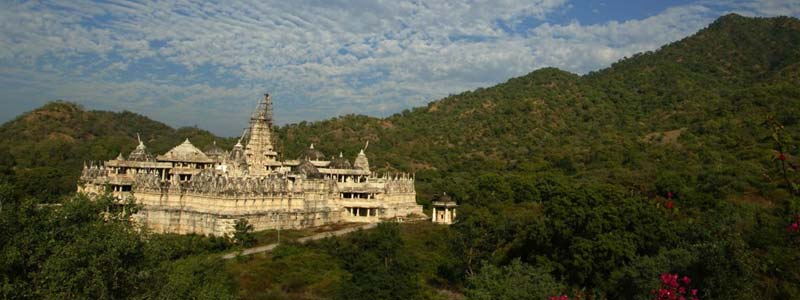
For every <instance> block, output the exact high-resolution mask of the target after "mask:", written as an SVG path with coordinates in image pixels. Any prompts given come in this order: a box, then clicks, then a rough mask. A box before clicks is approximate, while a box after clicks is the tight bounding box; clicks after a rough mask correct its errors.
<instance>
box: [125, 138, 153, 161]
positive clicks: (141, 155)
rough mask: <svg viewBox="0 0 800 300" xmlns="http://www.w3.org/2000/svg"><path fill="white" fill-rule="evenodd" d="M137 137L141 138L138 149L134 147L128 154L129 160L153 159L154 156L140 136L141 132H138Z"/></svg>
mask: <svg viewBox="0 0 800 300" xmlns="http://www.w3.org/2000/svg"><path fill="white" fill-rule="evenodd" d="M136 138H137V139H138V140H139V145H138V146H136V149H133V151H131V153H130V154H128V160H132V161H152V160H153V156H152V155H150V153H149V152H148V151H147V146H145V145H144V143H143V142H142V139H141V138H139V134H138V133H137V134H136Z"/></svg>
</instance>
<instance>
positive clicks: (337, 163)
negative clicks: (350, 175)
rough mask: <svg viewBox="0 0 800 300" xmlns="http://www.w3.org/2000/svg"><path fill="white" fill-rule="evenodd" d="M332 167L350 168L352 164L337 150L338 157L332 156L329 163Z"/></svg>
mask: <svg viewBox="0 0 800 300" xmlns="http://www.w3.org/2000/svg"><path fill="white" fill-rule="evenodd" d="M330 167H331V168H333V169H350V168H352V167H353V166H352V165H351V164H350V161H349V160H347V158H344V156H342V153H341V152H339V157H337V158H334V159H333V161H332V162H331V165H330Z"/></svg>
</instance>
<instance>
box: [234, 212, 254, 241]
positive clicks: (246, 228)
mask: <svg viewBox="0 0 800 300" xmlns="http://www.w3.org/2000/svg"><path fill="white" fill-rule="evenodd" d="M233 229H234V231H233V240H234V242H235V243H236V244H237V245H239V246H243V247H249V246H252V245H253V244H255V242H256V237H255V236H254V235H253V225H252V224H250V223H249V222H247V219H244V218H241V219H239V220H237V221H236V224H234V226H233Z"/></svg>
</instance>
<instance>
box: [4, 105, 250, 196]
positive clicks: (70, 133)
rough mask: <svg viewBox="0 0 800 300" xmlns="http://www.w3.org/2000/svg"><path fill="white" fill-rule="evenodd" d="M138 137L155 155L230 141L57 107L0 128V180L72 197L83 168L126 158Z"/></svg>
mask: <svg viewBox="0 0 800 300" xmlns="http://www.w3.org/2000/svg"><path fill="white" fill-rule="evenodd" d="M137 133H138V134H139V135H140V137H141V139H142V140H143V141H144V142H145V144H146V145H147V146H148V147H149V150H150V151H151V152H152V153H157V154H160V153H164V152H166V151H167V150H169V149H170V148H172V147H174V146H176V145H178V144H180V143H181V142H182V141H183V140H184V139H186V138H190V139H191V141H192V143H194V145H196V146H198V147H200V148H201V149H204V148H205V147H207V146H209V145H211V143H212V142H213V141H215V140H216V141H217V143H219V144H220V145H221V146H225V147H230V146H232V145H233V144H232V143H231V142H232V141H233V140H232V139H223V138H218V137H215V136H214V135H213V134H211V133H209V132H208V131H205V130H202V129H198V128H192V127H184V128H180V129H173V128H171V127H169V126H167V125H165V124H163V123H161V122H157V121H153V120H150V119H148V118H147V117H144V116H141V115H138V114H135V113H132V112H128V111H125V112H120V113H115V112H107V111H86V110H85V109H84V108H82V107H81V106H79V105H77V104H74V103H70V102H63V101H56V102H51V103H48V104H47V105H45V106H43V107H41V108H39V109H36V110H34V111H31V112H28V113H25V114H23V115H21V116H19V117H17V118H16V119H14V120H11V121H9V122H7V123H5V124H3V126H2V127H0V140H3V141H4V142H3V143H2V144H0V175H1V176H3V178H2V180H13V179H16V180H18V181H19V185H20V186H21V187H22V189H23V190H24V191H25V192H26V193H29V194H32V195H35V196H39V197H44V198H47V199H54V198H55V197H58V196H61V195H64V194H67V193H70V192H74V191H75V189H76V185H75V184H76V182H77V179H78V176H79V175H80V172H81V168H82V167H83V165H82V164H83V163H84V162H87V161H91V160H95V161H101V160H108V159H112V158H114V157H116V156H117V155H118V154H120V153H122V154H123V155H125V156H127V155H128V153H130V151H131V150H133V148H135V147H136V145H138V142H137V141H136V139H137ZM233 142H235V141H233ZM42 182H47V184H46V185H43V184H42Z"/></svg>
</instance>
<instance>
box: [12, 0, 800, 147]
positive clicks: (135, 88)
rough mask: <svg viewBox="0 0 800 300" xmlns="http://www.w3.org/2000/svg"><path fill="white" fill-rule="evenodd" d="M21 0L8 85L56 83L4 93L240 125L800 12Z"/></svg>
mask: <svg viewBox="0 0 800 300" xmlns="http://www.w3.org/2000/svg"><path fill="white" fill-rule="evenodd" d="M5 6H7V7H5V8H4V9H3V10H0V74H3V75H5V76H14V77H17V78H16V79H17V80H8V79H7V80H0V85H2V86H4V87H16V86H14V85H11V83H9V82H11V81H15V82H28V86H33V85H40V86H38V88H29V89H25V88H22V87H19V88H18V90H17V91H16V92H15V93H9V94H6V95H3V96H0V101H2V102H11V101H20V100H19V99H15V98H11V97H12V96H11V95H12V94H13V97H24V95H28V97H32V98H37V99H42V98H45V97H53V98H66V99H71V100H76V101H81V102H84V103H91V104H97V105H98V106H100V107H105V108H111V109H129V110H134V111H138V112H142V113H146V114H148V115H150V116H153V117H155V118H157V119H160V120H165V121H168V122H170V123H171V124H174V125H177V124H180V125H186V124H187V123H191V122H196V123H198V124H200V125H201V126H202V127H204V128H209V129H211V130H215V131H216V132H221V133H224V134H231V135H232V134H237V133H238V131H239V127H241V126H242V124H243V123H244V122H245V121H246V116H247V111H248V110H249V109H250V106H248V105H249V103H252V102H254V101H256V100H257V99H258V97H259V96H258V95H259V94H260V93H261V92H263V90H264V89H267V90H269V91H270V92H272V93H273V94H274V95H275V97H274V98H273V99H275V101H276V112H277V113H278V114H279V115H276V118H277V119H278V120H279V121H283V122H296V121H300V120H302V119H320V118H325V117H331V116H334V115H336V114H340V113H349V112H357V113H369V114H374V115H386V114H389V113H392V112H396V111H399V110H401V109H402V108H406V107H409V106H416V105H421V104H424V103H425V102H427V101H430V100H434V99H436V98H439V97H441V96H444V95H447V94H449V93H457V92H460V91H463V90H467V89H473V88H476V87H480V86H488V85H491V84H494V83H497V82H501V81H505V80H506V79H507V78H509V77H512V76H518V75H522V74H525V73H527V72H530V71H532V70H534V69H536V68H540V67H546V66H555V67H558V68H562V69H565V70H568V71H572V72H577V73H585V72H588V71H591V70H595V69H598V68H601V67H605V66H607V65H609V64H610V63H612V62H614V61H616V60H618V59H620V58H622V57H624V56H630V55H632V54H633V53H636V52H641V51H647V50H655V49H656V48H657V47H659V46H660V45H663V44H665V43H668V42H671V41H675V40H677V39H680V38H682V37H684V36H687V35H689V34H691V33H693V32H695V31H697V30H698V29H700V28H702V27H703V26H705V25H706V24H708V23H709V22H711V21H712V20H713V19H714V18H716V17H718V16H719V15H720V14H721V13H724V12H728V11H736V12H739V13H742V14H748V15H775V14H789V15H797V14H799V13H800V8H798V4H797V3H794V2H790V1H760V2H747V3H744V2H738V1H732V2H725V3H719V2H698V3H696V4H691V5H684V6H678V7H673V8H670V9H667V10H665V11H662V12H660V13H658V14H656V15H654V16H651V17H647V18H643V19H633V20H627V21H610V22H606V23H600V24H593V25H584V24H581V23H580V22H579V21H572V22H566V23H555V22H553V21H552V20H551V19H550V16H554V15H559V16H560V15H563V13H564V12H565V11H569V10H570V9H574V8H573V7H572V5H571V4H569V3H566V1H565V0H537V1H525V0H502V1H488V0H473V1H456V0H446V1H441V0H439V1H435V0H423V1H371V0H359V1H332V0H307V1H250V2H222V3H209V2H202V1H195V0H179V1H156V2H150V3H147V4H141V3H137V2H131V1H124V0H114V1H109V2H101V3H94V2H88V1H87V2H85V1H72V2H70V3H69V4H63V3H62V2H48V1H42V2H23V3H12V4H6V5H5ZM501 24H502V26H501ZM508 28H511V31H509V30H508ZM12 70H13V72H12ZM19 71H22V72H19ZM17 86H18V85H17ZM23 91H24V92H23ZM230 103H235V104H236V105H235V107H236V108H235V109H234V108H232V107H233V106H232V105H230ZM245 104H248V105H245ZM192 115H193V117H192ZM208 115H214V116H215V117H213V118H209V117H207V116H208ZM217 116H218V117H217ZM220 120H233V121H220ZM236 122H238V123H236ZM223 123H224V124H223ZM236 124H239V125H236ZM218 126H221V127H218Z"/></svg>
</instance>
